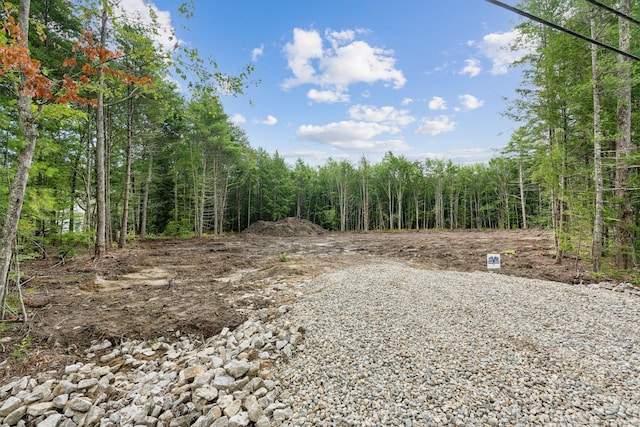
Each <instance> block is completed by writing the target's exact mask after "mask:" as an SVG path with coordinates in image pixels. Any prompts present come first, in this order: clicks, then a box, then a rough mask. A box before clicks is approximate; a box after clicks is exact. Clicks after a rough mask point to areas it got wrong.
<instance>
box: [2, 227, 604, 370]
mask: <svg viewBox="0 0 640 427" xmlns="http://www.w3.org/2000/svg"><path fill="white" fill-rule="evenodd" d="M488 253H501V254H502V268H501V269H500V271H499V273H497V274H507V275H512V276H521V277H531V278H539V279H545V280H553V281H558V282H564V283H568V284H571V283H579V282H581V281H582V282H584V283H588V282H589V281H594V280H593V279H591V278H589V277H588V276H586V275H584V274H582V273H581V272H582V271H585V270H586V266H584V265H582V264H581V263H580V262H576V260H566V262H565V263H564V264H563V265H556V264H554V256H553V235H552V234H551V233H550V232H548V231H542V230H498V231H452V232H449V231H421V232H386V233H378V232H371V233H329V232H326V231H324V230H323V229H321V228H319V227H317V226H314V225H313V224H311V223H309V222H307V221H299V220H295V219H287V220H284V221H281V222H279V223H257V224H254V225H253V226H252V227H250V228H249V229H248V230H247V232H244V233H241V234H239V235H236V236H222V237H221V236H215V237H214V236H212V237H205V238H202V239H186V240H175V239H153V240H141V241H138V242H136V243H135V244H134V245H133V246H132V248H130V249H126V250H121V251H117V250H114V251H112V252H110V254H109V255H108V257H107V258H106V259H105V260H104V261H102V262H100V263H94V262H92V261H91V260H90V259H88V258H86V259H78V260H76V261H74V262H72V263H68V264H66V265H56V263H57V260H44V261H33V262H31V263H29V264H28V265H25V266H24V267H25V278H27V279H29V278H31V280H30V281H29V282H28V284H27V286H26V287H27V289H26V304H27V308H28V310H29V311H30V313H31V320H30V322H29V324H28V325H26V326H20V325H16V329H15V330H14V331H8V332H6V333H5V335H6V336H11V337H12V340H13V341H5V342H4V343H3V346H4V351H3V353H2V354H1V355H0V364H1V365H0V367H1V368H0V382H3V381H4V380H6V379H7V377H10V376H12V375H16V374H18V373H20V372H24V373H33V372H35V371H41V370H43V369H56V368H60V367H62V366H64V363H66V362H67V361H68V359H69V358H73V357H75V356H74V354H75V352H76V351H78V350H83V349H85V348H86V347H88V346H89V345H90V344H91V343H92V342H94V341H95V340H103V339H105V338H107V339H110V340H112V341H115V342H119V341H120V340H122V339H124V338H128V339H153V338H156V337H159V336H169V335H172V334H175V332H176V331H180V332H182V333H189V334H196V335H200V336H202V337H209V336H211V335H214V334H216V333H218V332H219V331H220V330H221V329H222V328H223V327H234V326H236V325H238V324H239V323H241V322H242V321H243V320H244V318H245V313H246V312H247V310H252V309H256V308H263V307H276V306H278V305H280V304H282V303H285V302H291V301H292V300H293V299H295V293H294V292H293V291H292V289H291V288H292V287H291V286H290V285H292V284H297V283H300V282H303V281H306V280H310V279H313V278H315V277H317V276H318V275H319V274H322V273H326V272H330V271H336V270H339V269H341V268H343V267H349V266H354V265H361V264H363V263H365V262H366V263H371V262H372V261H375V260H376V259H379V260H385V259H392V260H397V261H401V262H405V263H407V264H408V265H411V266H412V267H417V268H421V269H444V270H457V271H486V255H487V254H488ZM597 281H599V280H597ZM18 328H22V330H18ZM27 328H28V330H29V332H30V335H31V336H32V337H33V343H32V344H30V345H33V347H31V350H30V351H31V352H32V355H31V358H30V359H29V360H28V363H26V364H22V365H20V364H16V363H15V361H14V360H13V358H12V357H11V356H10V354H11V352H12V351H15V348H16V347H15V345H16V342H18V341H19V340H20V339H21V334H22V335H24V333H25V332H26V329H27ZM5 329H6V328H5ZM12 349H13V350H12ZM2 377H4V378H2Z"/></svg>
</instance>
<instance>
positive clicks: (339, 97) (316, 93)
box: [307, 89, 350, 104]
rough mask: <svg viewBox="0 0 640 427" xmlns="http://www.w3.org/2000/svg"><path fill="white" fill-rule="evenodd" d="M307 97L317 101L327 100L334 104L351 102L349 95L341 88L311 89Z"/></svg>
mask: <svg viewBox="0 0 640 427" xmlns="http://www.w3.org/2000/svg"><path fill="white" fill-rule="evenodd" d="M307 98H309V99H310V100H312V101H315V102H326V103H328V104H333V103H335V102H349V99H350V98H349V95H348V94H346V93H343V92H342V91H341V90H317V89H311V90H309V92H307Z"/></svg>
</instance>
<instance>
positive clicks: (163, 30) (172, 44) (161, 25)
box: [116, 0, 181, 53]
mask: <svg viewBox="0 0 640 427" xmlns="http://www.w3.org/2000/svg"><path fill="white" fill-rule="evenodd" d="M116 8H117V10H118V11H119V14H122V15H125V16H127V18H129V19H132V20H134V21H136V22H139V23H142V24H144V26H145V28H150V29H152V30H153V32H154V34H152V36H151V38H152V39H153V40H154V41H155V42H156V44H157V45H158V46H160V47H161V48H162V49H163V50H164V52H165V53H170V52H172V51H173V50H175V48H176V47H177V46H178V45H179V44H180V43H181V41H180V40H179V39H176V37H175V35H174V31H173V26H172V25H171V14H170V13H169V12H168V11H164V10H159V9H158V8H157V7H156V6H155V5H154V4H150V3H147V2H145V1H143V0H121V1H120V2H119V3H116ZM150 11H153V14H154V15H155V21H154V20H153V18H152V17H151V12H150Z"/></svg>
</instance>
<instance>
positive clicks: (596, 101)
mask: <svg viewBox="0 0 640 427" xmlns="http://www.w3.org/2000/svg"><path fill="white" fill-rule="evenodd" d="M593 13H594V12H592V14H591V17H590V20H589V21H590V25H591V38H593V39H595V38H596V22H595V17H594V16H593ZM591 79H592V80H593V180H594V181H595V182H594V183H595V192H596V194H595V215H594V220H593V243H592V247H591V256H592V258H593V264H592V268H593V271H596V272H597V271H600V267H601V261H602V228H603V219H602V210H603V208H604V202H603V200H604V198H603V190H604V185H603V180H602V126H601V118H600V113H601V107H600V72H599V70H598V46H596V45H595V44H591Z"/></svg>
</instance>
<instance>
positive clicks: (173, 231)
mask: <svg viewBox="0 0 640 427" xmlns="http://www.w3.org/2000/svg"><path fill="white" fill-rule="evenodd" d="M194 234H195V233H194V231H193V225H192V224H191V222H190V221H189V220H185V219H182V220H179V221H169V222H168V223H167V227H166V228H165V229H164V235H165V236H168V237H181V238H186V237H192V236H193V235H194Z"/></svg>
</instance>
